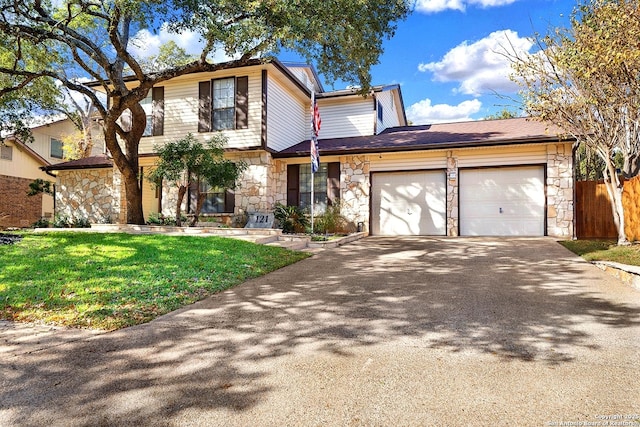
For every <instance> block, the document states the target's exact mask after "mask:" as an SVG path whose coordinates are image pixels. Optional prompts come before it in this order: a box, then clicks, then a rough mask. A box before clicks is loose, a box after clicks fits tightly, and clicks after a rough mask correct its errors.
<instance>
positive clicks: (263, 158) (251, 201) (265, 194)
mask: <svg viewBox="0 0 640 427" xmlns="http://www.w3.org/2000/svg"><path fill="white" fill-rule="evenodd" d="M242 160H244V161H245V162H247V165H248V167H247V169H246V170H245V171H244V173H243V174H242V176H241V177H240V181H239V182H238V188H237V189H236V207H235V212H234V213H235V214H236V215H241V216H242V215H245V214H247V213H252V212H266V211H271V210H273V207H274V205H275V202H276V200H277V197H278V195H277V194H276V191H275V189H276V182H277V181H279V180H280V179H281V178H278V177H277V175H278V174H279V173H280V174H282V171H281V170H279V169H278V165H277V164H275V165H274V164H273V159H272V157H271V154H269V153H267V152H266V151H262V152H257V153H254V152H252V153H243V155H242ZM284 174H285V180H286V167H285V170H284Z"/></svg>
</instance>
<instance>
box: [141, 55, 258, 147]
mask: <svg viewBox="0 0 640 427" xmlns="http://www.w3.org/2000/svg"><path fill="white" fill-rule="evenodd" d="M261 73H262V72H261V70H260V69H259V68H253V69H250V70H228V71H224V72H222V71H221V72H216V73H200V74H193V75H189V76H183V77H179V78H176V79H173V80H172V81H171V82H170V83H169V82H168V83H167V84H166V85H164V135H162V136H148V137H143V138H142V140H141V141H140V153H153V152H154V149H153V146H154V145H156V144H163V143H166V142H170V141H176V140H178V139H180V138H183V137H185V136H186V135H187V134H188V133H192V134H194V135H195V136H196V137H197V138H199V139H201V140H204V139H206V138H207V137H211V135H212V134H213V133H212V132H207V133H198V83H199V82H203V81H207V80H211V79H213V78H224V77H231V76H238V77H241V76H248V77H249V127H248V128H247V129H238V130H228V131H223V134H224V135H225V136H226V137H227V138H228V143H227V148H234V149H242V148H249V147H258V146H260V144H261V131H262V76H261Z"/></svg>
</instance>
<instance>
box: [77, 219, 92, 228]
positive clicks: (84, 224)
mask: <svg viewBox="0 0 640 427" xmlns="http://www.w3.org/2000/svg"><path fill="white" fill-rule="evenodd" d="M72 226H73V227H74V228H91V223H90V222H89V218H74V219H73V223H72Z"/></svg>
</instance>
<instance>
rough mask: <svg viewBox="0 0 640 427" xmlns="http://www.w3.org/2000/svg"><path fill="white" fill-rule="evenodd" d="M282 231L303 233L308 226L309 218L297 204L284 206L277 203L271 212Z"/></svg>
mask: <svg viewBox="0 0 640 427" xmlns="http://www.w3.org/2000/svg"><path fill="white" fill-rule="evenodd" d="M273 214H274V217H275V219H276V220H278V223H279V224H280V227H281V228H282V231H283V232H284V233H304V232H305V230H306V229H307V227H309V219H308V218H307V215H306V213H305V212H304V210H303V209H301V208H299V207H298V206H285V205H283V204H280V203H278V204H277V205H276V208H275V210H274V212H273Z"/></svg>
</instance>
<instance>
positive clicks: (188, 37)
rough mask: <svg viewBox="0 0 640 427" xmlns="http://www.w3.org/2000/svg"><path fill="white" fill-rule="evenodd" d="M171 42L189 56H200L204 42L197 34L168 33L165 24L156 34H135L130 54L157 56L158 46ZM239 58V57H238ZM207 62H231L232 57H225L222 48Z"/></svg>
mask: <svg viewBox="0 0 640 427" xmlns="http://www.w3.org/2000/svg"><path fill="white" fill-rule="evenodd" d="M170 40H173V41H174V42H175V43H176V44H177V45H178V46H179V47H181V48H183V49H184V50H185V51H186V52H187V53H188V54H190V55H200V53H201V52H202V49H203V48H204V42H203V41H202V40H201V39H200V35H199V34H198V33H194V32H193V31H186V30H185V31H184V32H182V33H180V34H176V33H172V32H169V30H168V26H167V25H166V24H165V25H163V26H162V27H161V28H160V32H159V33H158V34H151V32H149V30H146V29H143V30H140V31H138V32H137V33H136V35H135V36H134V37H132V39H131V44H130V49H129V50H130V52H131V53H132V54H133V55H134V56H135V57H136V58H148V57H149V56H152V55H157V54H158V52H159V50H160V46H161V45H163V44H165V43H166V42H168V41H170ZM238 56H239V55H238ZM208 59H209V61H211V62H214V63H218V62H226V61H231V60H232V59H234V57H231V56H229V55H227V54H226V53H225V51H224V49H223V48H222V47H218V48H216V49H215V50H214V52H213V53H212V54H209V56H208Z"/></svg>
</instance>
